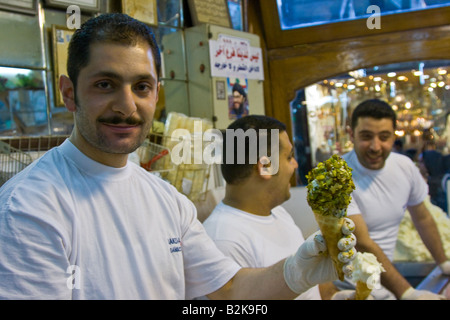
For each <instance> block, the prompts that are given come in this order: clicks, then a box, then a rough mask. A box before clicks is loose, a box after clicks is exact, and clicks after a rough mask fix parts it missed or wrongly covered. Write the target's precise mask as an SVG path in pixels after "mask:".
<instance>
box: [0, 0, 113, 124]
mask: <svg viewBox="0 0 450 320" xmlns="http://www.w3.org/2000/svg"><path fill="white" fill-rule="evenodd" d="M38 3H39V7H38V9H37V10H36V14H35V15H28V14H23V13H15V12H9V11H4V10H0V39H1V48H2V49H1V50H0V66H2V67H13V68H23V69H30V70H34V71H42V72H44V73H45V77H46V79H45V81H44V86H45V90H46V96H47V108H48V117H49V118H50V119H49V125H50V121H51V118H52V117H53V116H56V115H58V114H61V115H64V116H65V117H67V116H70V114H68V113H66V112H65V111H66V110H65V108H64V107H55V103H54V99H53V98H54V88H53V57H52V35H51V30H52V25H57V26H63V27H65V26H66V22H67V20H66V19H67V16H66V12H65V10H64V9H55V8H49V7H45V6H43V4H42V3H43V2H42V1H38ZM100 8H101V10H100V12H107V11H108V10H111V5H110V4H109V3H108V1H107V0H100ZM40 9H42V10H40ZM90 17H91V15H89V14H83V13H82V15H81V22H84V21H85V20H87V19H89V18H90ZM42 22H44V23H43V25H42ZM41 25H42V27H41ZM69 120H70V119H69ZM49 132H50V128H49Z"/></svg>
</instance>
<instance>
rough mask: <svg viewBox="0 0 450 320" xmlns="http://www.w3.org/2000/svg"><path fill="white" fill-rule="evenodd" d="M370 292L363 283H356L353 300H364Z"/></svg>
mask: <svg viewBox="0 0 450 320" xmlns="http://www.w3.org/2000/svg"><path fill="white" fill-rule="evenodd" d="M371 292H372V289H369V287H368V286H367V284H366V283H365V282H364V281H357V282H356V294H355V300H366V299H367V297H368V296H369V295H370V293H371Z"/></svg>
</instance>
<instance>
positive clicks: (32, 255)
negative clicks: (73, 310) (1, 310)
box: [0, 203, 73, 300]
mask: <svg viewBox="0 0 450 320" xmlns="http://www.w3.org/2000/svg"><path fill="white" fill-rule="evenodd" d="M36 210H37V209H35V211H36ZM37 211H39V210H37ZM30 212H31V213H30ZM32 212H33V211H32V210H20V209H15V207H14V206H13V205H10V203H6V204H4V205H3V206H1V208H0V243H1V245H0V257H1V259H0V260H1V261H0V279H1V281H0V299H58V300H60V299H71V298H72V290H71V289H72V285H73V284H72V278H71V273H67V272H68V268H69V267H70V265H69V261H68V259H67V255H66V247H65V244H66V242H65V241H64V239H63V237H62V236H61V234H60V233H58V232H55V230H56V229H57V226H56V224H55V223H52V221H48V220H45V219H41V218H40V216H39V215H36V214H33V213H32Z"/></svg>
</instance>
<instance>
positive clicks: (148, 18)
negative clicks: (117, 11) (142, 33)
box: [122, 0, 158, 26]
mask: <svg viewBox="0 0 450 320" xmlns="http://www.w3.org/2000/svg"><path fill="white" fill-rule="evenodd" d="M122 12H123V13H126V14H128V15H129V16H131V17H133V18H135V19H137V20H139V21H142V22H144V23H147V24H150V25H153V26H156V25H158V11H157V8H156V0H122Z"/></svg>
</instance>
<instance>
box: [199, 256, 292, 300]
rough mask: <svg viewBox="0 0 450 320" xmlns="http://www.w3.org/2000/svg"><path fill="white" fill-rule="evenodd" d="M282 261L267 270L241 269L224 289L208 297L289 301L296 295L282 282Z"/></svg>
mask: <svg viewBox="0 0 450 320" xmlns="http://www.w3.org/2000/svg"><path fill="white" fill-rule="evenodd" d="M284 261H285V260H282V261H280V262H278V263H276V264H274V265H273V266H270V267H267V268H243V269H241V270H239V271H238V272H237V273H236V275H235V276H234V277H233V279H232V280H231V281H229V282H228V283H227V284H226V285H225V286H224V287H222V288H221V289H219V290H217V291H216V292H213V293H211V294H209V295H208V297H209V298H210V299H225V300H232V299H234V300H239V299H252V300H271V299H280V300H290V299H294V298H295V297H296V296H297V294H296V293H295V292H293V291H292V290H291V289H289V287H288V285H287V284H286V282H285V280H284Z"/></svg>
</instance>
